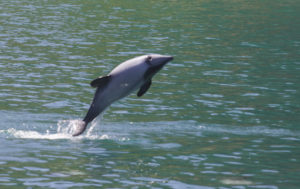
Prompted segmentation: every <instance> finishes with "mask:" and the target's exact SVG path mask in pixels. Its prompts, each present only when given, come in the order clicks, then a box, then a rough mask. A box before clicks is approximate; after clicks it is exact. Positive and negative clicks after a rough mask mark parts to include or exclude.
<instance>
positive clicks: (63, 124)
mask: <svg viewBox="0 0 300 189" xmlns="http://www.w3.org/2000/svg"><path fill="white" fill-rule="evenodd" d="M80 121H81V120H77V119H74V120H73V119H71V120H59V121H58V123H57V131H56V132H50V131H49V130H46V131H45V132H42V131H32V130H19V129H15V128H9V129H7V130H0V133H4V134H6V135H9V136H13V137H15V138H23V139H48V140H58V139H68V140H80V139H90V140H103V139H115V137H114V136H109V135H107V134H103V135H99V134H97V131H96V129H95V127H96V125H98V121H96V122H92V124H91V125H90V127H89V128H88V130H87V131H86V133H84V134H82V135H80V136H77V137H73V136H72V134H73V133H74V132H75V130H76V129H77V126H78V123H79V122H80ZM120 140H125V139H123V138H122V139H120Z"/></svg>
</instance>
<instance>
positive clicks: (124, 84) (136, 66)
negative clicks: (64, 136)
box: [73, 54, 173, 136]
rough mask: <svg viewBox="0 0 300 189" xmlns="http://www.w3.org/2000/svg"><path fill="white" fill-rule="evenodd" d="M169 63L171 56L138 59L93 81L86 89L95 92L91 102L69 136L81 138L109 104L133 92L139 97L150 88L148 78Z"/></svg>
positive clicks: (125, 63)
mask: <svg viewBox="0 0 300 189" xmlns="http://www.w3.org/2000/svg"><path fill="white" fill-rule="evenodd" d="M171 60H173V57H172V56H166V55H159V54H149V55H143V56H138V57H135V58H133V59H130V60H127V61H125V62H123V63H121V64H119V65H118V66H117V67H115V68H114V69H113V70H112V71H111V72H110V73H109V74H108V75H106V76H103V77H99V78H97V79H95V80H93V81H92V82H91V83H90V85H91V86H92V87H94V88H96V92H95V95H94V99H93V101H92V103H91V106H90V108H89V110H88V112H87V114H86V116H85V117H84V119H83V120H82V121H80V122H79V124H78V125H77V130H76V131H75V133H74V134H73V136H78V135H80V134H82V133H83V132H84V131H85V129H86V127H87V125H88V124H89V123H90V122H91V121H93V120H94V119H95V118H96V117H97V116H98V115H99V114H100V113H101V112H103V111H104V110H105V109H106V108H107V107H108V106H110V105H111V104H112V103H113V102H115V101H117V100H119V99H121V98H123V97H125V96H127V95H129V94H130V93H131V92H133V91H135V90H137V89H139V90H138V92H137V96H138V97H141V96H143V95H144V94H145V93H146V92H147V90H148V89H149V88H150V86H151V83H152V77H153V76H154V75H155V74H156V73H157V72H158V71H159V70H160V69H162V67H163V66H164V65H166V64H167V63H168V62H169V61H171Z"/></svg>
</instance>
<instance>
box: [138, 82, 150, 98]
mask: <svg viewBox="0 0 300 189" xmlns="http://www.w3.org/2000/svg"><path fill="white" fill-rule="evenodd" d="M151 83H152V81H151V79H149V80H148V81H147V82H146V83H144V85H142V86H141V88H140V90H139V92H138V93H137V96H138V97H141V96H143V94H145V93H146V92H147V90H148V89H149V88H150V86H151Z"/></svg>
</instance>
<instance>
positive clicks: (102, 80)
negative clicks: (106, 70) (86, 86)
mask: <svg viewBox="0 0 300 189" xmlns="http://www.w3.org/2000/svg"><path fill="white" fill-rule="evenodd" d="M110 78H111V75H107V76H103V77H99V78H97V79H94V80H93V81H92V82H91V86H92V87H94V88H96V87H103V86H105V85H106V84H107V83H108V82H109V81H110Z"/></svg>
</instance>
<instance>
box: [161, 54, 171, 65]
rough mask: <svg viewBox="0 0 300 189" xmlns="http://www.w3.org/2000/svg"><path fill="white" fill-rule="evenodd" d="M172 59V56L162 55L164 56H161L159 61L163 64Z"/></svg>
mask: <svg viewBox="0 0 300 189" xmlns="http://www.w3.org/2000/svg"><path fill="white" fill-rule="evenodd" d="M172 60H173V56H164V57H162V60H161V61H162V62H163V65H165V64H167V63H168V62H170V61H172Z"/></svg>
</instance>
